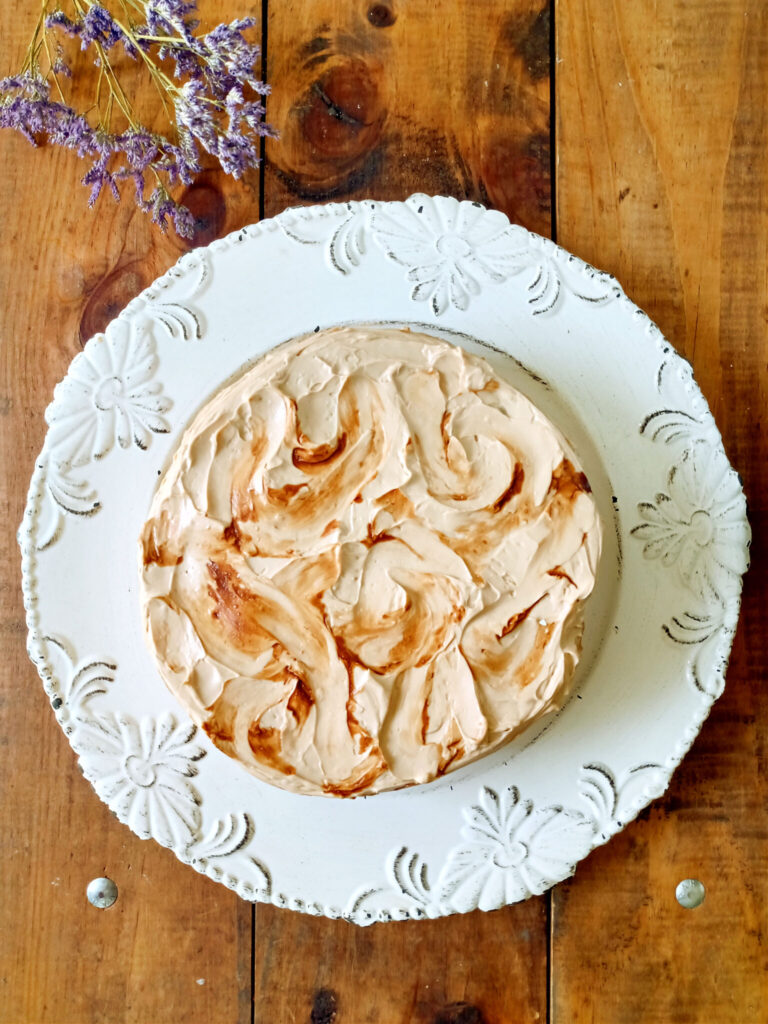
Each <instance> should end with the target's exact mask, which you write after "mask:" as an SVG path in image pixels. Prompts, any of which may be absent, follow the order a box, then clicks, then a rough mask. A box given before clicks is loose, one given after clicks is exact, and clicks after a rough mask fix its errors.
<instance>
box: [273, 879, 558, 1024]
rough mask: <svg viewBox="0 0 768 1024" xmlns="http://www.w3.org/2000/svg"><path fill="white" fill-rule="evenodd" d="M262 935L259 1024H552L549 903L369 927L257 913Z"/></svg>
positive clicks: (543, 899) (532, 902) (540, 900)
mask: <svg viewBox="0 0 768 1024" xmlns="http://www.w3.org/2000/svg"><path fill="white" fill-rule="evenodd" d="M255 935H256V947H255V966H254V972H255V973H254V993H255V1003H254V1024H273V1022H277V1021H281V1022H282V1021H286V1022H287V1021H296V1022H297V1024H298V1022H302V1024H303V1022H304V1021H307V1022H308V1021H312V1024H331V1021H335V1022H336V1024H502V1022H506V1021H526V1022H528V1021H531V1022H533V1021H541V1022H542V1024H543V1022H544V1021H545V1020H546V1015H547V1011H546V988H545V979H546V963H547V905H546V897H540V898H538V899H532V900H528V902H526V903H523V904H518V905H516V906H513V907H506V908H505V909H504V910H497V911H494V912H493V913H483V912H482V911H475V912H474V913H472V914H464V915H458V916H455V917H451V918H444V919H442V920H437V921H407V922H400V921H398V922H396V923H391V924H385V925H383V924H374V925H371V926H370V927H368V928H360V927H359V926H357V925H351V924H348V923H347V922H346V921H327V920H322V919H318V918H313V917H307V916H305V915H303V914H295V913H293V914H288V913H286V912H283V911H279V910H276V909H275V908H274V907H257V908H256V929H255ZM334 1011H335V1012H336V1014H337V1016H336V1017H334V1016H333V1015H332V1014H333V1012H334Z"/></svg>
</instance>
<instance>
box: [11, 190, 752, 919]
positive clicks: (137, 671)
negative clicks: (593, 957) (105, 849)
mask: <svg viewBox="0 0 768 1024" xmlns="http://www.w3.org/2000/svg"><path fill="white" fill-rule="evenodd" d="M255 281H258V282H259V285H260V287H259V288H258V289H257V288H255V287H254V282H255ZM297 282H299V283H300V287H297ZM383 282H384V283H385V286H383ZM285 296H290V301H286V300H285V298H284V297H285ZM193 299H194V303H192V300H193ZM363 320H365V322H371V323H377V324H381V323H384V324H390V323H391V324H398V325H407V326H411V327H413V326H416V327H417V328H418V329H420V330H426V331H428V332H429V333H433V334H435V336H437V337H442V338H443V339H444V340H453V341H456V338H457V335H458V338H459V343H460V344H462V345H464V346H465V347H467V348H469V349H470V351H472V350H477V349H478V348H479V347H480V346H490V349H491V350H492V352H493V355H492V359H494V360H497V361H498V364H499V366H500V367H502V366H503V372H504V373H505V374H507V373H508V375H509V377H510V381H511V382H512V383H515V382H518V383H519V386H520V390H523V391H526V389H528V388H530V389H531V392H532V394H531V397H532V398H535V397H536V395H538V397H539V398H540V399H541V400H542V407H543V408H544V411H546V410H547V408H550V407H551V409H552V412H553V418H554V419H555V420H556V421H558V417H559V416H561V415H562V416H563V417H564V422H563V425H564V426H565V425H567V424H568V423H570V424H572V425H573V426H574V428H575V434H574V437H573V442H574V444H576V443H577V441H578V440H579V436H578V435H579V434H580V435H581V437H582V438H583V439H584V441H585V442H586V449H589V447H590V445H591V446H592V448H593V461H592V465H594V466H595V467H596V475H595V478H594V479H595V481H596V482H597V486H596V488H595V493H596V495H597V496H598V497H599V492H600V491H601V486H600V479H601V473H602V478H603V483H602V498H603V504H602V506H601V512H602V514H603V515H604V517H605V519H606V521H612V523H613V525H614V526H615V534H616V541H617V545H618V548H619V549H620V550H621V551H623V552H625V553H626V554H627V556H628V557H626V558H625V559H624V560H623V562H622V563H621V564H618V562H617V564H616V565H614V566H613V567H610V566H609V569H608V570H606V571H605V572H602V574H601V575H602V578H603V579H608V583H609V586H608V588H607V590H606V592H605V596H606V600H605V602H604V606H605V608H606V609H607V610H606V611H605V615H604V618H603V619H600V614H598V615H597V618H596V619H595V621H596V623H597V626H598V633H600V635H601V636H602V645H601V647H600V649H599V652H598V654H597V655H596V656H595V658H594V660H593V661H592V663H591V666H590V667H589V669H588V671H589V675H588V677H586V676H585V679H584V680H582V681H580V682H579V684H578V692H577V693H576V695H575V697H574V699H573V700H572V701H570V702H569V703H568V704H567V705H566V706H565V707H564V708H563V709H562V711H561V712H560V715H559V716H558V717H557V718H556V719H553V721H552V722H551V723H550V725H549V727H548V728H544V729H542V730H541V732H540V733H538V734H535V735H532V736H531V737H530V738H529V737H523V736H521V737H520V740H519V742H518V741H513V743H512V745H511V746H510V747H509V748H504V749H500V750H499V751H497V752H496V753H495V754H491V755H489V756H488V758H487V759H484V760H483V762H482V763H481V762H478V763H477V764H476V765H475V766H472V765H470V766H469V767H468V768H467V769H466V772H465V773H464V774H463V775H462V774H459V773H457V774H456V776H455V778H454V779H453V780H452V781H451V782H450V783H449V782H448V780H442V782H437V783H436V784H434V786H432V785H430V786H429V787H413V788H411V789H406V790H402V791H398V792H396V793H392V794H382V795H380V796H377V797H376V798H375V802H374V801H373V800H368V799H367V798H366V799H362V800H360V801H354V802H352V804H350V803H348V802H341V801H336V802H332V803H330V805H329V802H328V801H313V800H312V799H309V798H306V797H296V796H291V795H287V794H285V793H284V792H282V791H280V790H277V789H276V788H275V787H270V786H266V785H263V784H261V783H259V781H258V780H256V779H254V778H251V777H250V776H248V777H243V776H245V773H240V774H237V773H236V767H237V766H233V765H232V764H231V763H230V762H229V759H227V758H224V757H222V756H220V755H219V754H218V753H217V752H216V751H215V750H210V751H209V754H208V756H206V757H203V758H202V759H201V760H199V759H198V758H199V757H200V755H201V753H202V750H203V747H204V745H205V743H206V740H205V739H204V738H203V737H202V736H200V735H199V734H198V733H195V732H194V728H193V726H192V724H191V722H189V721H188V720H187V719H186V717H184V716H183V713H182V711H181V709H180V708H178V707H176V708H172V710H171V711H169V699H170V698H169V696H168V694H167V693H166V692H165V691H164V689H163V688H162V686H161V685H160V684H159V681H158V680H156V679H154V678H153V677H152V675H151V673H150V672H148V665H147V661H146V655H145V653H144V650H143V646H142V642H141V636H140V629H139V615H138V613H137V608H136V600H135V584H136V571H135V560H134V558H133V557H132V556H133V548H132V545H134V543H135V540H136V538H137V537H138V534H139V532H140V528H141V524H142V522H143V521H144V517H145V514H146V509H147V505H148V500H149V497H148V496H149V495H151V493H152V492H153V489H154V487H155V485H156V473H157V470H158V469H159V468H160V467H162V465H163V464H164V462H165V461H166V460H167V459H169V458H171V457H172V454H173V451H174V450H175V447H176V445H177V443H178V440H179V437H180V432H181V431H182V430H183V429H184V422H185V420H186V418H187V417H188V415H189V414H190V412H191V411H192V410H194V409H196V408H199V407H200V404H201V403H202V402H204V401H205V400H206V399H207V398H208V397H209V396H210V394H211V391H212V389H213V388H215V387H217V386H219V385H220V384H222V383H223V382H224V381H225V380H226V379H228V378H229V377H230V375H233V374H235V373H237V372H239V371H240V370H241V368H242V367H243V366H244V365H246V364H247V363H248V362H249V361H251V360H253V359H255V358H257V357H258V356H259V355H260V354H262V353H263V352H265V351H268V350H269V349H270V348H272V347H273V346H275V345H277V344H279V343H281V342H283V341H286V340H288V339H290V338H293V337H299V336H301V335H303V334H306V333H308V332H311V331H312V330H313V329H314V328H315V326H316V325H318V324H321V325H323V326H335V325H338V324H340V323H342V322H343V323H345V324H347V323H351V322H356V323H357V322H362V321H363ZM254 325H258V330H255V329H254ZM483 354H486V355H487V353H486V352H485V349H484V350H483ZM160 381H162V382H163V385H165V386H163V385H161V384H160ZM166 388H167V391H166ZM169 393H170V394H172V395H173V400H174V411H175V412H177V413H178V415H177V416H175V417H172V416H171V415H170V414H169V410H170V409H171V401H170V398H169V397H168V394H169ZM564 397H565V400H562V399H563V398H564ZM47 420H48V423H49V430H48V434H47V437H46V441H45V446H44V449H43V451H42V452H41V453H40V456H39V457H38V459H37V460H36V463H35V470H34V474H33V478H32V481H31V485H30V491H29V499H28V503H27V508H26V511H25V516H24V522H23V524H22V527H21V529H20V533H19V540H20V545H21V554H22V578H23V590H24V601H25V608H26V615H27V624H28V627H29V636H28V648H29V651H30V655H31V657H32V659H33V661H34V662H35V663H36V665H37V667H38V670H39V672H40V674H41V676H42V679H43V683H44V686H45V689H46V692H47V693H48V695H49V697H50V699H51V703H52V707H53V709H54V713H55V714H56V717H57V719H58V721H59V723H60V725H61V726H62V728H63V729H64V731H65V733H66V735H67V738H68V740H69V742H70V743H71V744H72V746H73V748H74V750H75V752H76V753H77V755H78V757H79V759H80V762H81V765H82V767H83V770H84V772H85V774H86V776H87V777H88V778H89V780H90V781H91V782H92V783H93V785H94V787H95V788H96V790H97V792H98V794H99V796H101V798H102V799H103V800H104V801H105V802H107V803H108V804H109V806H110V807H111V808H112V810H113V811H114V812H115V813H116V814H117V815H118V817H120V819H121V820H123V821H124V822H125V823H126V824H128V825H129V826H130V827H131V828H132V829H133V830H134V831H135V832H137V833H138V834H139V835H141V836H143V837H147V836H151V837H153V838H154V839H155V840H156V841H158V842H160V843H162V844H163V845H165V846H169V847H171V848H172V849H173V851H174V853H175V854H176V856H177V857H179V858H180V860H182V861H184V862H185V863H186V864H192V865H193V866H194V867H195V868H196V870H198V871H201V872H203V873H205V874H206V875H208V876H209V877H210V878H213V879H215V880H216V881H218V882H220V883H222V884H224V885H227V886H229V887H230V888H233V889H235V890H236V891H237V892H238V893H239V894H240V895H241V896H243V897H244V898H246V899H249V900H267V901H270V902H272V903H273V904H275V905H276V906H280V907H292V908H293V909H296V910H302V911H306V912H310V913H323V914H326V915H328V916H329V917H331V918H338V917H341V916H344V917H346V918H348V919H349V920H351V921H354V922H356V923H358V924H368V923H371V922H372V921H375V920H379V921H382V920H394V919H396V918H404V917H440V916H443V915H445V914H450V913H454V912H457V911H464V910H469V909H472V908H474V907H481V908H487V909H491V908H496V907H498V906H502V905H504V904H505V903H507V902H510V901H513V900H518V899H522V898H525V897H526V896H528V895H529V894H531V893H535V892H541V891H543V890H544V889H545V888H547V887H548V886H549V885H552V884H555V883H556V882H558V881H560V880H561V879H562V878H564V877H566V876H567V875H569V874H570V873H571V872H572V870H573V869H574V867H575V865H576V863H577V862H578V861H579V859H580V858H581V857H583V856H584V855H585V854H586V853H587V852H588V851H589V849H591V848H592V847H593V846H595V845H598V844H599V843H601V842H604V841H606V840H607V839H608V838H609V837H610V836H611V835H613V834H614V833H615V832H616V831H618V830H619V829H620V828H622V827H624V826H625V825H626V824H627V823H628V822H629V821H630V820H631V819H632V817H634V816H635V815H636V814H637V813H638V811H639V810H640V809H641V807H643V806H645V804H647V802H648V801H649V800H651V799H652V798H653V797H655V796H658V795H659V794H660V793H661V792H662V791H663V789H664V788H665V786H666V785H667V784H668V781H669V778H670V775H671V773H672V771H673V770H674V768H675V766H676V765H677V764H678V763H679V762H680V760H681V758H682V757H683V756H684V755H685V752H686V751H687V749H688V748H689V747H690V744H691V743H692V741H693V739H694V737H695V735H696V733H697V731H698V729H699V728H700V726H701V723H702V721H703V720H704V718H705V717H706V715H707V713H708V711H709V709H710V707H711V705H712V702H713V700H714V699H715V698H716V697H717V696H719V694H720V693H721V692H722V688H723V685H724V672H725V666H726V663H727V659H728V654H729V651H730V648H731V643H732V639H733V634H734V630H735V627H736V621H737V616H738V607H739V594H740V589H741V581H740V578H739V576H740V573H741V572H742V571H743V569H744V568H745V567H746V564H747V561H748V544H749V526H748V524H747V521H746V516H745V502H744V498H743V495H742V494H741V490H740V484H739V481H738V477H737V476H736V474H735V473H734V472H733V470H731V469H730V468H729V466H728V463H727V459H726V456H725V454H724V451H723V448H722V443H721V440H720V436H719V434H718V431H717V427H716V425H715V423H714V421H713V420H712V418H711V415H710V414H709V411H708V409H707V405H706V402H705V400H704V398H703V396H702V395H701V392H700V391H699V389H698V386H697V385H696V382H695V380H694V379H693V376H692V373H691V369H690V366H689V365H688V364H687V363H685V362H684V361H682V360H681V359H679V358H678V357H677V355H676V354H675V353H674V351H673V349H672V348H671V346H670V345H669V343H668V342H666V341H665V340H664V339H663V338H662V336H661V333H660V332H659V330H658V329H657V328H656V327H655V326H654V325H653V324H652V323H651V322H650V321H649V320H648V318H647V317H646V316H645V315H644V314H643V313H642V312H641V311H640V310H639V309H638V308H637V307H636V306H635V305H633V303H631V302H630V300H629V299H627V297H626V296H625V295H624V294H623V292H622V290H621V288H620V286H619V285H618V284H617V282H616V281H615V280H614V279H613V278H612V277H610V275H608V274H604V273H601V272H600V271H597V270H596V269H595V268H594V267H591V266H589V265H588V264H586V263H584V262H583V261H582V260H580V259H578V258H577V257H575V256H573V255H571V254H569V253H567V252H565V251H563V250H562V249H559V248H558V247H557V246H556V245H554V243H552V242H551V241H550V240H548V239H544V238H541V237H538V236H536V235H532V234H530V233H529V232H527V231H525V230H524V229H522V228H519V227H516V226H513V225H509V224H508V222H507V221H506V219H505V218H504V217H503V215H501V214H500V213H498V212H496V211H486V210H482V209H481V208H479V207H478V206H476V205H474V204H472V203H468V202H463V203H459V202H458V201H457V200H456V199H452V198H449V197H427V196H422V195H416V196H411V197H410V198H409V199H408V200H407V201H405V202H403V203H380V202H374V201H372V200H363V201H360V202H356V203H344V204H328V205H324V206H318V207H312V208H305V209H299V210H286V211H285V212H284V213H282V214H280V216H279V217H277V218H275V219H273V220H266V221H262V222H261V223H259V224H256V225H252V226H250V227H248V228H246V229H244V230H242V231H239V232H237V233H235V234H233V235H231V236H229V237H228V238H226V239H221V240H219V241H217V242H215V243H213V244H212V245H211V246H209V247H208V248H207V249H201V250H195V251H194V252H193V253H189V254H187V255H186V256H184V257H183V258H182V259H181V260H180V261H179V263H178V264H177V265H176V267H174V268H172V269H171V270H170V271H169V272H168V273H167V274H166V275H164V276H163V277H162V278H160V279H159V280H158V281H156V282H155V283H154V284H153V285H151V286H150V288H149V289H147V291H146V292H144V293H143V294H142V295H141V296H138V297H137V298H136V299H135V300H133V301H132V302H131V303H129V305H128V307H126V309H125V310H124V311H123V313H121V314H120V316H119V317H118V319H117V320H115V321H114V322H113V323H112V324H110V326H109V327H108V328H107V329H106V331H105V332H104V334H101V335H98V336H97V337H96V338H94V339H92V340H91V341H90V342H88V344H87V345H86V347H85V350H84V351H83V352H82V353H81V354H80V355H78V356H77V357H76V358H75V359H74V360H73V362H72V364H71V367H70V370H69V372H68V374H67V377H66V378H65V380H64V381H63V382H62V383H61V384H60V385H59V386H58V387H57V389H56V391H55V396H54V401H53V403H52V404H51V406H50V407H49V409H48V410H47ZM150 442H151V445H150ZM148 445H149V446H150V448H149V451H148V452H147V453H146V455H145V454H144V453H143V452H142V453H141V455H140V451H141V449H142V448H144V447H146V446H148ZM121 449H122V451H120V450H121ZM586 449H585V450H586ZM110 450H112V455H113V456H114V457H108V458H106V459H104V460H103V461H101V462H100V463H99V465H98V466H96V465H94V460H96V459H100V458H101V456H103V455H106V454H107V453H109V452H110ZM118 452H120V456H118ZM126 466H129V467H130V468H129V472H128V474H126ZM638 466H642V467H643V470H642V479H638ZM84 467H85V468H84ZM600 467H602V469H601V468H600ZM585 468H586V471H587V472H588V473H589V474H590V479H592V476H591V469H590V468H589V467H585ZM644 480H646V481H647V480H651V481H653V483H652V484H650V485H647V486H649V487H650V489H649V490H647V491H646V490H640V491H638V488H642V487H644V486H646V485H644V483H643V481H644ZM656 490H658V491H659V492H662V493H660V494H658V495H656V496H653V495H654V491H656ZM649 494H650V495H651V498H650V499H649V500H646V501H645V502H643V503H642V504H640V505H638V504H637V502H638V500H639V499H641V498H643V497H646V496H647V495H649ZM611 496H613V502H612V501H611ZM630 517H631V518H630ZM65 520H66V529H63V526H64V523H65ZM633 527H634V528H635V529H634V530H632V528H633ZM607 533H608V536H611V531H607ZM630 533H633V535H634V538H635V539H636V544H635V543H632V544H631V545H630V544H628V543H627V542H628V539H629V536H630ZM54 542H56V543H54ZM126 545H128V546H129V547H126ZM633 548H634V551H635V554H636V556H641V554H642V553H644V554H645V556H646V557H633V556H632V549H633ZM105 550H110V551H114V552H117V553H120V554H121V555H126V552H127V553H128V557H118V558H115V559H113V560H110V563H109V571H105V562H104V558H103V552H104V551H105ZM73 566H76V567H77V571H76V572H73V568H72V567H73ZM617 569H618V575H614V572H615V571H616V570H617ZM662 576H663V577H664V578H663V579H661V577H662ZM72 580H77V588H74V587H73V586H72V585H70V583H71V581H72ZM65 584H66V585H65ZM611 587H613V588H614V589H613V590H611ZM662 594H663V600H654V597H659V596H660V595H662ZM596 597H598V598H599V595H597V594H596ZM73 598H76V599H73ZM594 607H595V608H598V610H599V601H598V604H596V605H595V606H594ZM585 642H586V644H587V645H588V644H589V643H590V642H592V640H591V638H590V635H589V632H587V633H585ZM105 647H107V648H108V653H105V651H104V648H105ZM76 652H77V653H76ZM585 660H586V659H585ZM118 665H119V666H120V667H119V670H118V668H117V666H118ZM617 666H620V671H617V670H616V669H617ZM686 676H687V678H688V683H689V685H681V683H684V681H685V677H686ZM579 698H581V699H579ZM198 744H199V745H198ZM517 787H519V789H518V788H517ZM462 820H463V821H464V826H463V832H462V836H461V837H459V836H457V829H458V828H459V827H460V823H461V822H462Z"/></svg>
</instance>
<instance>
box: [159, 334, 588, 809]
mask: <svg viewBox="0 0 768 1024" xmlns="http://www.w3.org/2000/svg"><path fill="white" fill-rule="evenodd" d="M600 541H601V527H600V520H599V517H598V513H597V509H596V506H595V502H594V500H593V498H592V495H591V492H590V487H589V484H588V482H587V479H586V477H585V476H584V474H583V472H582V471H581V469H580V468H579V465H578V462H577V460H576V456H575V455H574V453H573V452H572V451H571V448H570V446H569V445H568V443H567V442H566V441H565V439H564V438H563V437H562V436H561V435H560V433H559V432H558V431H557V430H556V429H555V428H554V427H553V425H552V424H551V423H550V422H549V421H548V420H547V419H546V418H545V417H544V416H543V415H542V414H541V413H540V412H539V411H538V409H536V408H535V406H533V405H532V404H531V402H529V401H528V399H526V398H525V397H524V396H523V395H521V394H520V393H519V392H517V391H516V390H515V389H514V388H512V387H511V386H510V385H509V384H507V383H505V382H504V381H503V380H502V379H501V378H500V377H498V376H497V375H496V374H495V372H494V371H493V370H492V369H491V367H490V366H489V365H488V364H487V363H486V362H485V361H484V360H482V359H479V358H476V357H473V356H471V355H469V354H467V353H466V352H464V351H463V350H462V349H461V348H458V347H457V346H455V345H452V344H449V343H447V342H444V341H440V340H437V339H435V338H432V337H427V336H425V335H420V334H415V333H411V332H408V331H400V330H389V329H386V330H385V329H369V328H365V329H362V328H359V329H358V328H355V329H351V328H337V329H334V330H328V331H323V332H321V333H316V334H314V335H311V336H309V337H308V338H303V339H299V340H296V341H292V342H289V343H287V344H285V345H282V346H280V347H279V348H276V349H274V350H272V351H271V352H270V353H268V354H267V355H265V356H264V357H263V358H261V359H260V360H259V361H258V362H257V363H256V364H255V365H254V366H252V367H251V368H250V369H248V370H247V371H246V372H244V373H243V374H242V375H241V376H240V377H239V378H238V379H237V380H235V381H234V383H231V384H229V385H228V386H226V387H224V388H223V390H221V391H219V393H218V394H216V395H215V397H214V398H212V399H211V400H210V401H209V402H208V403H207V404H206V405H205V406H204V407H203V408H202V409H201V410H200V412H199V413H198V414H197V415H196V416H195V418H194V420H193V422H192V424H191V425H190V427H189V428H188V429H187V431H186V433H185V434H184V436H183V438H182V441H181V443H180V445H179V448H178V450H177V451H176V453H175V456H174V458H173V460H172V462H171V464H170V466H169V468H168V469H167V471H166V472H165V474H164V476H163V478H162V480H161V481H160V484H159V487H158V489H157V492H156V495H155V498H154V500H153V502H152V507H151V510H150V514H149V518H148V521H147V523H146V525H145V528H144V530H143V533H142V536H141V541H140V573H141V582H142V609H143V617H144V624H145V628H146V634H147V638H148V643H149V645H150V648H151V649H152V651H153V652H154V654H155V657H156V659H157V662H158V664H159V668H160V671H161V674H162V676H163V678H164V679H165V681H166V683H167V684H168V686H169V687H170V689H171V690H172V692H173V693H174V694H175V695H176V697H177V698H178V699H179V700H180V701H181V703H182V704H183V705H184V706H185V707H186V708H187V709H188V711H189V713H190V714H191V716H192V718H193V719H194V720H195V721H196V722H197V723H198V724H199V725H200V726H201V727H202V728H203V729H204V730H205V732H206V733H207V734H208V736H209V737H210V738H211V740H212V741H213V742H214V743H215V744H216V745H217V746H218V747H220V748H221V750H223V751H224V752H225V753H227V754H229V755H230V756H231V757H234V758H236V759H237V760H238V761H239V762H240V763H241V764H242V765H243V766H245V767H246V768H247V769H248V770H249V771H251V772H253V773H254V774H255V775H257V776H259V777H260V778H261V779H263V780H265V781H267V782H270V783H273V784H275V785H278V786H281V787H283V788H285V789H290V790H293V791H295V792H300V793H306V794H330V795H336V796H354V795H358V794H370V793H377V792H381V791H383V790H387V789H394V788H398V787H401V786H405V785H410V784H413V783H423V782H427V781H429V780H431V779H434V778H435V777H437V776H439V775H443V774H445V773H446V772H448V771H451V770H453V769H455V768H457V767H459V766H460V765H464V764H466V763H467V762H469V761H471V760H474V759H475V758H477V757H478V756H480V755H481V754H484V753H486V752H488V751H490V750H492V749H493V748H495V747H497V746H499V744H501V743H503V742H504V741H506V740H508V739H509V738H511V737H512V736H514V735H516V734H517V733H518V732H520V730H521V729H523V728H524V727H525V726H527V725H528V724H529V723H531V722H532V721H533V720H534V719H536V718H538V717H539V716H540V715H542V714H543V713H545V712H547V711H549V710H551V709H553V708H555V707H557V706H558V703H559V702H560V701H561V700H562V698H563V695H564V693H565V692H566V690H567V687H568V684H569V681H570V679H571V677H572V674H573V670H574V667H575V665H576V662H577V660H578V657H579V653H580V642H581V631H582V615H581V610H582V602H583V601H584V599H585V598H586V597H587V596H588V595H589V593H590V592H591V590H592V588H593V585H594V581H595V570H596V566H597V562H598V558H599V552H600Z"/></svg>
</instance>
